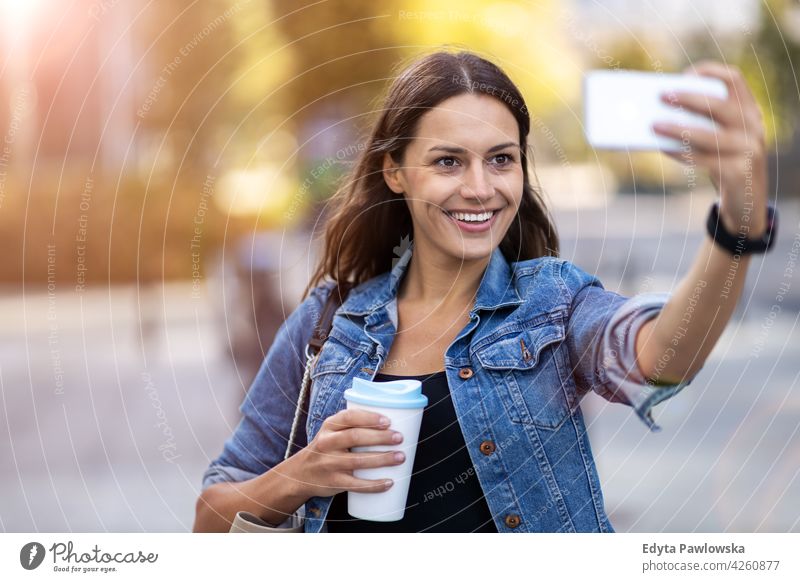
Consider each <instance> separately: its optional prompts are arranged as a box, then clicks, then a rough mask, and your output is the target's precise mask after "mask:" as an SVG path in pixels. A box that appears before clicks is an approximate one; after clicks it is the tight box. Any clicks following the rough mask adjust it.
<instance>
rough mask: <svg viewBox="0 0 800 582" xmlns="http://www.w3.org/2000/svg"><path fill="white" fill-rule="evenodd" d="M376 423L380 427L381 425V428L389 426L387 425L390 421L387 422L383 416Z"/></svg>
mask: <svg viewBox="0 0 800 582" xmlns="http://www.w3.org/2000/svg"><path fill="white" fill-rule="evenodd" d="M378 422H379V423H380V425H381V426H389V424H390V423H391V422H392V421H391V420H389V419H388V418H387V417H385V416H381V419H380V420H379V421H378Z"/></svg>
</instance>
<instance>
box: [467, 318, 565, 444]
mask: <svg viewBox="0 0 800 582" xmlns="http://www.w3.org/2000/svg"><path fill="white" fill-rule="evenodd" d="M563 340H564V326H563V325H562V324H561V323H559V322H557V321H548V322H547V323H545V324H543V325H539V326H536V327H533V328H529V329H522V330H514V331H513V332H510V333H508V334H504V335H501V336H499V337H497V338H496V339H494V340H492V341H490V342H487V343H486V345H484V346H482V347H479V348H477V349H476V350H475V357H476V358H477V360H478V362H479V363H480V365H481V366H482V368H483V369H484V370H485V371H486V374H485V375H484V376H485V377H486V378H487V380H488V381H489V382H490V383H491V385H490V386H488V387H487V388H488V389H489V390H495V391H496V392H497V393H498V395H499V397H500V398H501V399H502V401H503V405H504V406H505V407H506V410H507V412H508V414H509V417H510V418H511V420H512V422H516V423H520V424H533V425H536V426H539V427H542V428H546V429H555V428H558V427H559V426H561V424H562V423H563V422H564V420H565V419H566V418H567V417H568V416H569V415H570V410H571V407H572V398H571V397H570V390H569V389H568V388H569V386H570V383H569V382H568V381H567V376H568V366H567V360H566V358H565V354H564V350H565V349H566V346H565V344H564V343H563Z"/></svg>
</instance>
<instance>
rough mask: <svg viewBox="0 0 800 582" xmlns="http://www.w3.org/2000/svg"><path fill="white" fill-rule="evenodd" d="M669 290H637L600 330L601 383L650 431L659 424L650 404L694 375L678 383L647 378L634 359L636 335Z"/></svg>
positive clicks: (654, 430) (686, 382)
mask: <svg viewBox="0 0 800 582" xmlns="http://www.w3.org/2000/svg"><path fill="white" fill-rule="evenodd" d="M670 297H671V294H670V293H640V294H638V295H635V296H633V297H631V298H630V299H628V300H627V301H626V302H625V303H623V304H622V305H621V306H620V308H619V309H618V310H617V311H616V312H615V313H614V314H613V316H612V317H611V319H610V320H609V322H608V325H607V326H606V328H605V331H604V334H603V349H602V350H600V351H601V358H602V361H601V363H600V375H601V378H602V381H603V383H604V384H605V385H606V386H607V388H608V389H609V390H611V391H612V392H613V393H614V394H615V395H619V396H620V397H622V399H623V400H625V401H627V403H628V404H629V405H630V406H631V407H632V408H633V409H634V411H635V412H636V415H637V416H638V417H639V418H640V419H641V420H642V422H644V423H645V425H647V427H648V428H649V429H650V430H651V431H652V432H659V431H660V430H661V427H660V426H659V425H658V424H656V423H655V422H654V421H653V415H652V411H651V410H652V408H653V407H654V406H655V405H656V404H658V403H660V402H663V401H664V400H667V399H668V398H672V397H673V396H675V395H676V394H677V393H678V392H680V391H681V390H683V388H684V387H685V386H687V385H688V384H690V383H691V382H692V380H693V379H694V377H692V378H690V379H688V380H685V381H683V382H681V383H679V384H666V383H663V382H656V381H653V380H651V379H649V378H647V377H646V376H645V375H644V374H643V373H642V371H641V370H640V369H639V366H638V364H637V363H636V337H637V335H638V333H639V330H640V329H641V327H642V326H643V325H644V324H645V323H647V322H648V321H649V320H650V319H652V318H654V317H656V316H657V315H658V314H659V312H660V311H661V309H663V307H664V305H666V303H667V301H668V300H669V298H670Z"/></svg>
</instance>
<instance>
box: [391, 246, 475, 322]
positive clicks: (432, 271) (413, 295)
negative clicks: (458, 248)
mask: <svg viewBox="0 0 800 582" xmlns="http://www.w3.org/2000/svg"><path fill="white" fill-rule="evenodd" d="M489 259H490V257H483V258H480V259H475V260H470V261H465V260H461V259H454V258H452V257H447V256H443V255H442V254H441V253H437V252H434V251H431V250H430V249H428V248H426V247H425V246H423V245H420V246H417V243H416V242H415V243H414V251H413V254H412V255H411V262H410V263H409V265H408V269H407V271H406V274H405V276H404V277H403V280H402V282H401V286H400V289H399V291H398V297H399V298H400V299H402V300H404V301H408V302H410V303H418V304H421V305H429V306H434V307H435V308H436V309H437V310H448V309H451V308H454V309H463V308H464V306H465V305H472V303H473V301H474V300H475V295H476V293H477V291H478V287H479V286H480V282H481V278H482V277H483V273H484V271H485V270H486V267H487V265H488V264H489Z"/></svg>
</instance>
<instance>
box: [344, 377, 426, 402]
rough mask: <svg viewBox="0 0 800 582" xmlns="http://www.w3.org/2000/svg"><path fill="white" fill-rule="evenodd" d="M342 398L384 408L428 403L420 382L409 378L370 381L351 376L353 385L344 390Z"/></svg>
mask: <svg viewBox="0 0 800 582" xmlns="http://www.w3.org/2000/svg"><path fill="white" fill-rule="evenodd" d="M344 398H345V400H349V401H350V402H357V403H358V404H364V405H366V406H380V407H384V408H425V407H426V406H427V405H428V397H427V396H425V395H424V394H423V393H422V382H420V381H419V380H411V379H403V380H392V381H391V382H371V381H370V380H364V379H363V378H353V386H352V388H348V389H347V390H345V391H344Z"/></svg>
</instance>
